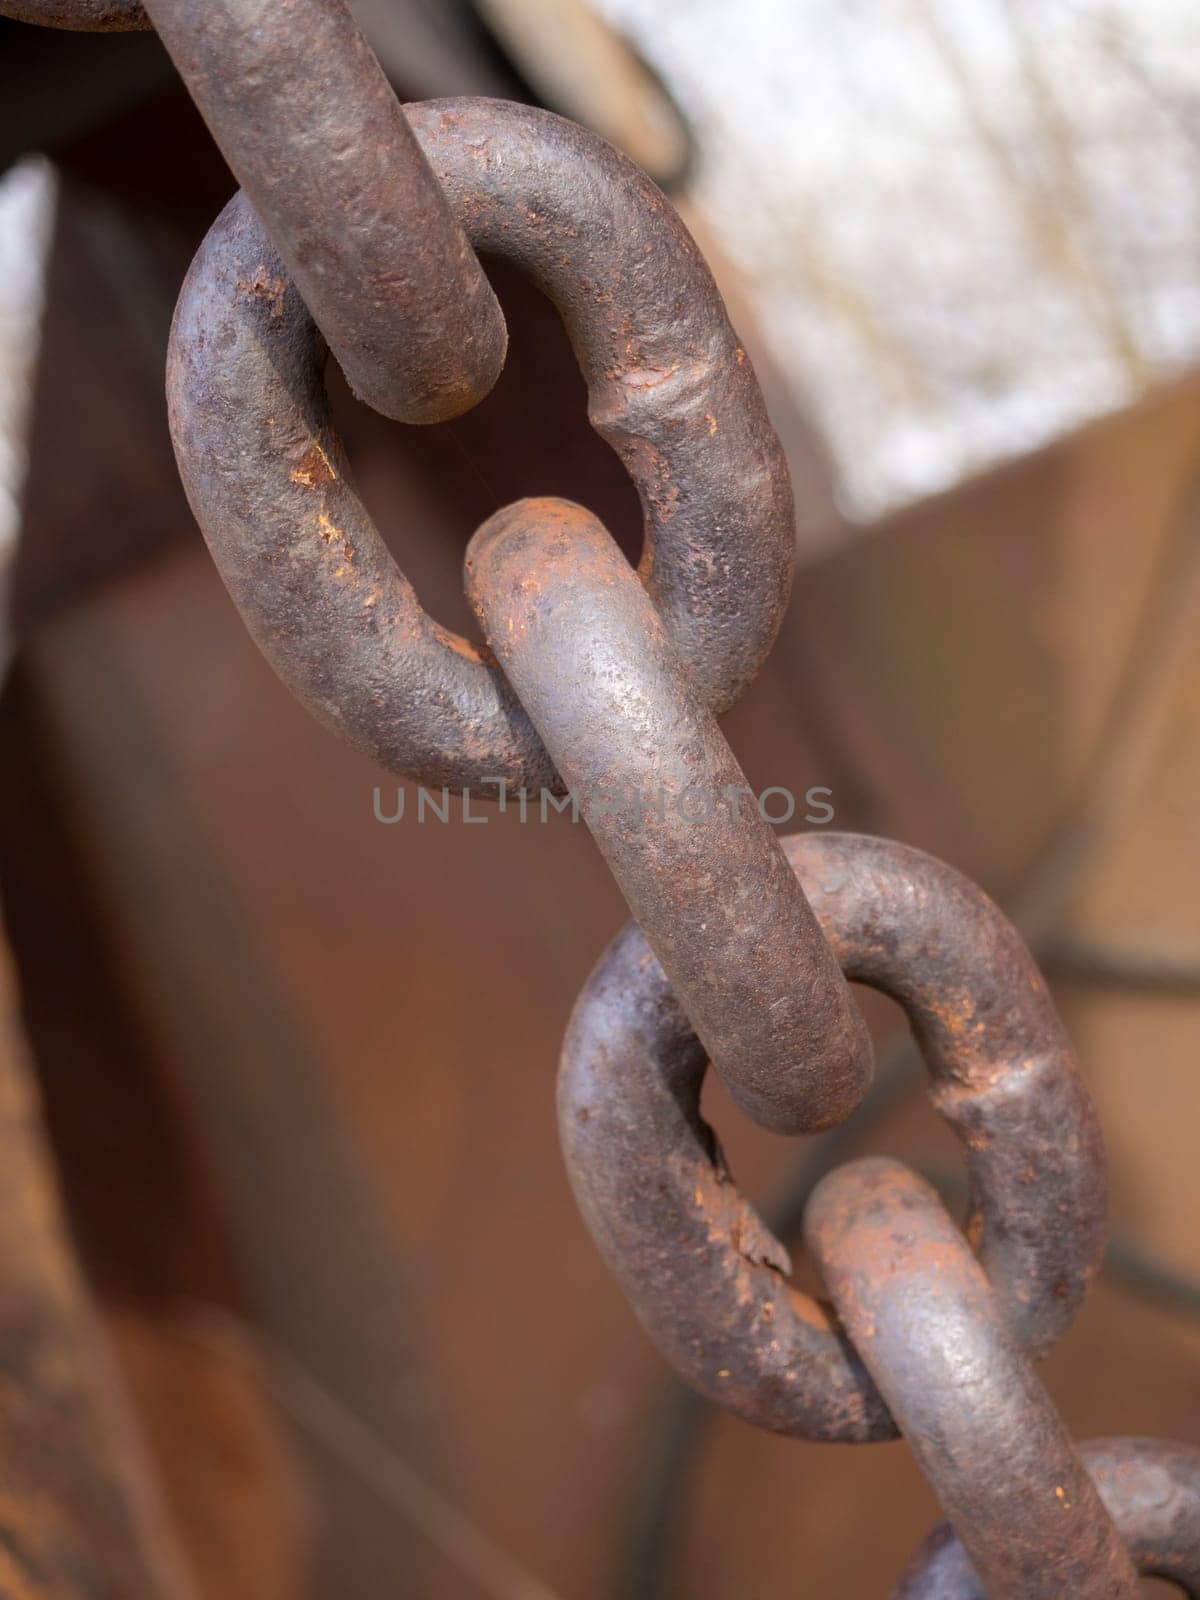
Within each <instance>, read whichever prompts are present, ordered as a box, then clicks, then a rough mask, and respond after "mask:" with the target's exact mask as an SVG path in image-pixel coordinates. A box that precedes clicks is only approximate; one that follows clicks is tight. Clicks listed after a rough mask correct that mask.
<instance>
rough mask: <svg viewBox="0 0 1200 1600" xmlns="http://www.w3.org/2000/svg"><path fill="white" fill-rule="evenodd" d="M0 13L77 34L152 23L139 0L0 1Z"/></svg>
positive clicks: (137, 27) (130, 30) (123, 29)
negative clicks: (68, 29) (69, 30)
mask: <svg viewBox="0 0 1200 1600" xmlns="http://www.w3.org/2000/svg"><path fill="white" fill-rule="evenodd" d="M0 16H4V17H12V18H13V19H14V21H16V22H33V23H36V24H37V25H38V26H39V27H42V28H70V29H71V30H72V31H73V32H76V33H134V32H138V31H144V30H145V29H147V28H150V27H152V26H153V24H152V23H151V21H150V18H149V17H148V16H147V15H146V11H145V7H144V6H143V5H142V4H141V0H0Z"/></svg>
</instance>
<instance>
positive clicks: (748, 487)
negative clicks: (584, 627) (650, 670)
mask: <svg viewBox="0 0 1200 1600" xmlns="http://www.w3.org/2000/svg"><path fill="white" fill-rule="evenodd" d="M409 114H410V116H411V119H412V122H413V126H414V127H415V129H416V131H417V133H418V135H419V137H420V139H421V141H422V144H423V145H424V148H425V150H426V153H427V155H428V156H429V158H430V161H431V162H432V164H433V167H434V169H435V171H436V172H437V174H438V176H439V178H440V179H441V180H442V182H443V184H444V185H445V188H446V193H447V194H448V196H449V198H450V202H451V205H452V207H453V209H454V212H455V215H456V216H457V217H458V219H459V221H460V222H461V223H462V225H463V226H464V227H465V228H466V230H467V233H468V235H469V237H470V239H471V241H472V243H473V244H475V245H476V246H478V247H479V248H481V249H486V250H488V251H490V252H492V253H493V254H496V255H499V256H503V257H505V258H507V259H509V260H511V261H512V262H514V263H515V264H516V265H518V266H519V267H521V268H522V269H523V270H525V271H526V272H527V273H528V274H529V275H530V277H531V278H532V279H533V280H534V281H535V282H536V283H537V284H538V286H539V287H540V288H541V289H543V290H544V291H545V292H546V293H547V294H548V295H549V297H550V298H551V299H552V300H553V301H554V302H555V304H556V305H557V306H558V308H559V310H560V311H561V313H562V316H563V320H564V323H565V324H566V327H567V331H568V333H569V334H570V337H571V340H572V343H573V345H574V348H575V350H576V353H577V355H578V356H579V360H580V364H581V366H582V368H583V371H584V376H585V377H586V379H587V382H588V391H589V411H590V415H591V419H592V422H593V425H594V426H595V427H596V428H597V429H598V431H599V432H600V433H601V434H602V435H603V436H604V438H605V439H607V440H608V441H609V443H610V444H612V446H613V447H614V449H615V450H616V451H617V452H618V454H619V455H620V456H621V458H622V459H623V460H624V462H625V464H626V466H627V467H628V469H629V472H630V474H631V476H632V477H633V479H634V481H635V483H636V485H637V488H638V491H639V493H640V495H641V498H642V505H643V509H644V512H645V532H646V543H645V550H644V553H643V556H642V562H641V568H640V572H641V577H642V581H643V582H644V583H645V585H646V588H647V591H648V592H649V594H650V596H651V599H652V600H653V601H654V604H655V607H656V609H657V610H658V612H659V614H660V616H661V617H662V619H663V623H664V626H665V628H666V630H667V633H668V635H669V636H670V638H671V641H672V643H673V644H674V645H675V647H676V649H677V650H678V652H679V654H680V656H681V658H682V660H683V663H684V665H685V667H686V669H687V671H688V673H689V675H690V677H691V679H692V682H693V683H694V685H695V687H696V690H697V693H698V694H699V695H700V698H701V699H702V700H703V701H704V702H705V703H706V704H708V705H709V706H711V707H712V708H713V710H715V711H721V710H723V709H725V708H726V707H727V706H729V705H730V704H732V702H733V701H734V700H735V699H736V698H737V696H738V694H739V693H740V692H741V690H742V689H743V688H744V687H745V686H746V684H747V683H748V682H749V681H750V679H751V678H752V677H753V676H754V673H755V671H756V670H757V668H758V666H759V664H760V663H761V661H762V659H763V657H764V656H765V654H766V652H767V650H768V649H769V648H770V646H771V643H772V641H773V639H774V637H775V634H776V632H777V630H778V628H779V624H780V621H781V620H782V617H783V611H784V607H785V605H786V603H787V595H788V589H789V585H790V582H791V574H792V565H793V559H794V549H793V546H794V531H793V513H792V497H791V486H790V483H789V480H788V473H787V467H786V464H785V462H784V459H783V454H782V451H781V449H780V446H779V441H778V439H777V438H776V436H775V433H774V430H773V429H772V428H771V425H770V422H769V421H768V419H767V415H766V411H765V408H764V405H763V400H762V395H761V393H760V391H759V388H758V383H757V380H756V379H755V377H754V373H753V371H752V369H751V366H750V363H749V361H748V360H747V359H746V355H745V352H744V351H743V350H742V349H741V347H740V346H739V345H738V344H737V341H736V339H735V337H734V334H733V331H732V329H731V328H730V326H729V322H728V319H727V317H726V315H725V309H724V307H723V305H722V303H721V299H720V296H719V294H718V293H717V290H716V286H715V285H714V283H713V281H712V277H711V275H710V273H709V271H708V268H707V267H706V266H705V264H704V261H703V258H702V257H701V256H700V254H699V252H698V250H697V249H696V246H695V244H694V243H693V242H692V240H691V238H690V236H689V235H688V233H687V230H686V229H685V228H684V226H683V224H682V222H681V221H680V220H679V217H678V216H677V214H676V213H675V211H674V210H673V208H672V207H671V205H670V203H669V202H668V201H667V200H666V199H665V197H664V196H663V195H662V194H660V193H659V191H658V190H657V189H656V188H655V187H654V185H653V184H652V183H651V182H650V180H649V179H648V178H646V177H645V176H644V174H642V173H641V172H639V171H638V169H637V168H636V167H634V166H633V164H632V163H631V162H629V161H628V160H626V158H625V157H623V156H621V155H620V154H618V152H617V151H615V150H613V149H612V148H611V147H610V146H608V145H606V144H605V143H604V142H603V141H602V140H600V139H597V138H596V137H595V136H594V135H591V134H588V133H586V132H584V130H582V129H580V128H577V127H575V126H574V125H573V124H571V123H569V122H565V121H564V120H563V119H562V118H560V117H555V116H553V115H551V114H550V113H549V112H542V111H536V110H533V109H531V108H529V107H526V106H516V105H508V104H507V103H505V102H502V101H492V100H478V101H477V100H462V101H442V102H433V103H430V104H427V105H422V106H413V107H410V108H409ZM323 359H324V349H323V345H322V342H321V339H320V337H319V335H318V333H317V331H316V328H315V327H314V325H313V322H312V319H311V317H310V316H309V315H308V312H307V310H306V309H305V306H304V303H303V301H302V299H301V297H300V295H299V294H298V293H297V292H296V290H295V288H294V287H293V285H292V284H291V283H290V282H289V280H288V278H287V275H286V272H285V270H284V268H283V266H282V264H281V263H280V262H279V260H278V258H277V257H276V255H275V254H274V252H273V251H272V249H271V247H270V244H269V242H268V240H267V239H266V237H265V235H264V233H263V230H262V227H261V225H260V224H259V222H258V219H257V217H256V216H255V214H254V211H253V209H252V208H251V207H250V206H249V205H248V204H247V202H246V200H245V199H244V198H243V197H238V198H236V199H235V200H234V201H233V202H232V203H231V204H230V205H229V206H228V207H227V208H226V210H225V211H224V212H223V214H222V215H221V217H220V218H219V219H218V221H217V223H216V224H215V226H214V228H213V229H212V231H211V232H210V234H209V236H208V239H207V240H206V241H205V243H204V245H203V246H202V247H201V250H200V252H199V254H198V256H197V258H196V261H195V262H194V263H193V266H192V270H191V272H190V274H189V276H188V279H187V282H186V283H185V285H184V289H183V294H182V296H181V299H180V303H179V307H178V309H177V311H176V317H175V326H174V330H173V333H172V341H171V350H170V354H169V358H168V371H167V390H168V401H169V405H170V412H171V425H172V433H173V437H174V440H175V450H176V456H177V459H178V462H179V467H180V472H181V474H182V476H183V481H184V485H185V487H186V489H187V492H188V496H189V499H190V500H191V504H192V509H193V510H194V511H195V513H196V517H197V520H198V521H199V523H200V526H201V528H202V529H203V531H204V534H205V537H206V538H207V540H208V542H209V545H210V547H211V549H212V552H213V555H214V557H215V558H216V561H217V565H218V566H219V568H220V569H221V573H222V576H223V577H224V579H225V582H226V584H227V586H228V587H229V589H230V592H231V593H232V595H233V598H234V600H235V601H236V602H237V604H238V606H239V608H240V609H241V611H242V614H243V616H244V618H245V620H246V622H247V625H248V626H249V628H250V631H251V632H252V633H253V635H254V637H255V638H256V639H257V641H258V643H259V645H260V646H261V648H262V649H263V651H264V653H265V654H266V655H267V657H268V659H269V660H270V661H271V662H272V664H273V665H274V666H275V669H276V671H277V672H278V673H279V674H280V676H281V677H282V678H283V679H284V681H285V682H286V683H287V684H288V685H289V686H290V687H291V688H292V690H293V691H294V692H295V693H296V694H297V695H298V696H299V698H300V699H301V700H302V701H304V703H305V704H306V705H308V706H309V707H310V709H312V710H313V711H314V712H315V713H316V714H317V715H318V716H319V717H321V718H322V719H323V720H324V721H325V722H327V723H328V724H330V725H331V726H333V727H335V728H337V729H339V730H340V731H341V732H342V733H344V734H345V735H346V736H348V737H349V738H350V739H351V740H352V741H353V742H354V743H356V744H357V745H359V746H360V748H362V749H364V750H366V751H367V752H368V753H370V754H371V755H373V756H374V757H375V758H376V759H378V760H379V761H381V762H383V763H384V765H386V766H388V767H390V768H391V769H393V770H394V771H398V772H402V773H405V774H407V775H408V776H409V777H412V778H415V779H418V780H420V781H422V782H426V783H433V784H451V785H468V784H471V785H486V784H487V783H488V780H489V779H495V778H503V779H505V781H506V782H508V783H509V784H512V785H515V786H517V787H520V786H525V787H527V788H531V789H536V788H541V787H547V788H556V787H558V779H557V776H556V774H555V772H554V768H553V765H552V763H551V762H550V759H549V757H548V756H547V755H546V752H545V750H544V748H543V746H542V744H541V741H540V739H539V738H538V736H537V734H536V732H535V731H534V729H533V727H532V725H531V723H530V722H529V719H528V717H527V716H526V715H525V714H524V712H523V711H522V710H521V709H520V707H519V706H518V705H517V704H516V703H515V701H514V699H513V696H512V693H511V691H510V690H509V688H508V686H507V684H506V683H505V681H504V678H503V675H502V674H501V673H500V672H499V671H498V670H497V668H496V667H495V664H494V663H493V662H492V661H491V660H490V658H489V657H487V656H482V657H481V655H480V652H479V651H478V650H477V649H475V647H474V646H472V645H470V644H468V643H467V642H466V641H465V640H462V639H459V638H456V637H455V636H454V635H452V634H450V633H448V632H447V631H446V630H445V629H443V628H441V627H439V626H438V625H437V624H436V623H434V622H433V621H432V620H431V619H430V618H429V617H428V616H426V614H425V613H424V612H423V611H422V610H421V608H420V606H419V605H418V603H417V600H416V597H415V596H414V594H413V591H412V588H411V586H410V585H409V583H408V582H407V580H406V579H405V578H404V577H403V575H402V574H401V573H400V572H399V571H398V570H397V568H396V565H395V563H394V562H393V561H392V559H391V557H390V555H389V554H388V553H387V551H386V549H385V548H384V545H383V542H382V540H381V539H380V538H379V535H378V533H377V532H376V530H375V528H374V527H373V525H372V524H371V521H370V519H369V517H368V516H367V513H366V511H365V510H364V508H363V506H362V503H361V501H360V500H359V498H358V496H357V494H356V492H355V490H354V488H353V485H352V484H351V482H350V481H349V479H348V477H347V470H346V463H345V459H344V456H343V454H342V451H341V447H340V445H339V443H338V441H337V439H336V437H335V436H334V434H333V432H332V430H331V428H330V423H329V412H328V406H327V402H326V399H325V394H324V389H323V384H322V364H323Z"/></svg>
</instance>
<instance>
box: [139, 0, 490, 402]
mask: <svg viewBox="0 0 1200 1600" xmlns="http://www.w3.org/2000/svg"><path fill="white" fill-rule="evenodd" d="M147 11H148V13H149V15H150V17H151V20H152V21H153V23H154V26H155V28H156V29H157V31H158V34H159V37H160V38H161V39H162V41H163V44H164V45H165V46H166V48H167V50H168V52H169V54H170V56H171V59H172V60H173V61H174V63H175V65H176V67H178V69H179V72H180V75H181V76H182V78H183V80H184V82H185V84H186V85H187V88H188V92H189V93H190V94H191V96H192V98H193V99H194V100H195V102H196V105H197V106H198V107H199V110H200V113H201V115H202V116H203V118H204V120H205V122H207V123H208V126H209V128H210V130H211V132H212V134H213V137H214V138H215V139H216V141H217V143H218V144H219V145H220V147H221V151H222V153H223V154H224V156H225V159H226V160H227V161H228V162H229V165H230V167H232V169H233V172H234V175H235V176H236V178H237V179H238V182H239V183H240V184H241V185H242V187H243V188H244V190H245V191H246V193H247V194H248V195H249V197H250V199H251V201H252V203H253V205H254V207H255V209H256V211H257V212H258V214H259V216H261V217H262V219H263V222H264V224H265V226H266V230H267V233H268V236H269V237H270V239H271V241H272V243H273V244H274V246H275V247H276V249H277V250H278V252H279V255H280V256H281V257H282V259H283V260H284V261H285V262H286V263H287V268H288V272H289V275H290V276H291V277H292V278H293V279H294V280H295V282H296V285H297V287H298V288H299V290H300V293H301V295H302V296H303V298H304V301H305V303H306V304H307V306H308V307H309V309H310V311H311V312H312V314H313V316H314V317H315V318H316V321H317V325H318V326H319V328H320V329H321V332H322V333H323V334H324V336H325V338H326V340H327V341H328V343H329V345H330V347H331V349H332V350H333V353H334V355H335V356H337V358H338V361H339V362H340V363H341V366H342V370H343V371H344V372H345V374H346V377H347V379H348V380H349V383H350V387H351V388H352V389H353V390H354V391H355V393H356V394H358V395H359V396H360V397H361V398H362V399H364V400H366V401H368V402H369V403H370V404H371V405H373V406H374V407H375V409H376V410H377V411H382V412H384V413H385V414H386V415H387V416H392V417H398V418H400V419H402V420H404V421H407V422H435V421H440V420H442V419H444V418H446V417H454V416H457V415H459V413H460V412H463V411H466V410H467V409H468V408H469V407H470V406H472V405H474V404H475V402H476V401H478V400H480V399H482V397H483V396H484V395H485V394H486V393H487V392H488V390H489V389H490V388H491V386H492V384H493V383H494V382H495V381H496V378H497V376H498V375H499V372H500V368H501V367H502V366H503V364H504V349H505V343H506V334H505V330H504V319H503V317H502V315H501V312H500V307H499V304H498V303H497V301H496V298H495V296H494V295H493V293H492V290H491V288H490V286H489V284H488V282H487V279H486V278H485V277H484V275H483V271H482V269H481V267H480V265H479V263H478V261H477V260H476V259H475V256H474V253H473V252H472V250H471V249H470V246H469V245H468V244H467V242H466V239H465V238H464V237H463V233H462V229H461V228H460V227H459V226H458V225H457V223H456V222H455V221H454V219H453V217H452V216H451V215H450V209H449V207H448V206H447V204H446V200H445V197H444V195H443V194H442V192H441V189H440V187H439V186H438V184H437V182H436V181H435V180H434V178H433V176H432V174H431V173H430V171H429V167H428V165H427V163H426V161H425V159H424V157H423V156H422V154H421V152H420V149H419V148H418V146H417V142H416V140H415V139H414V138H413V134H412V130H411V128H410V127H409V125H408V122H407V120H406V118H405V116H404V113H403V111H402V110H401V108H400V103H399V101H398V100H397V99H396V96H395V93H394V92H393V90H392V87H391V85H390V84H389V83H388V81H387V79H386V78H385V77H384V74H383V69H382V68H381V67H380V65H379V63H378V61H377V60H376V59H375V56H374V54H373V53H372V50H371V47H370V45H369V44H368V43H367V41H366V40H365V39H364V38H363V35H362V33H361V32H360V30H359V28H358V26H357V24H356V23H355V21H354V19H353V17H352V16H351V15H350V12H349V10H348V8H347V6H346V4H345V0H283V3H280V0H265V3H264V0H204V4H203V5H196V4H194V3H192V0H150V4H149V5H148V6H147ZM272 276H275V277H277V276H278V274H277V273H276V274H274V275H272V274H268V273H267V268H266V264H265V262H264V263H262V274H261V275H260V279H259V280H258V281H259V292H260V293H262V294H264V295H266V296H267V297H268V299H273V298H274V297H276V296H277V295H278V293H279V290H278V288H277V287H274V286H273V284H272V282H271V281H270V280H271V277H272Z"/></svg>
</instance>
